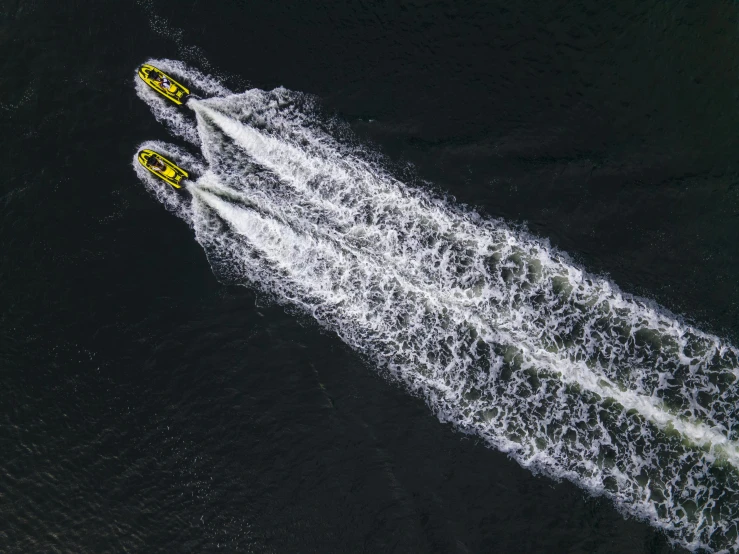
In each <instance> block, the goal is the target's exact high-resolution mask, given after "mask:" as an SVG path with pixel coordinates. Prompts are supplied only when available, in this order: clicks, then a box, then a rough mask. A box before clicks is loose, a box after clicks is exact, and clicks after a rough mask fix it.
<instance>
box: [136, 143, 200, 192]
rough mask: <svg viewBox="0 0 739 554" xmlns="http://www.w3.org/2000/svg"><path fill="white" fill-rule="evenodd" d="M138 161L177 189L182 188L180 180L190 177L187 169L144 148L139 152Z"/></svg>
mask: <svg viewBox="0 0 739 554" xmlns="http://www.w3.org/2000/svg"><path fill="white" fill-rule="evenodd" d="M139 163H140V164H141V165H143V166H144V167H145V168H146V169H147V170H149V171H150V172H151V173H153V174H154V175H156V176H157V177H159V178H160V179H161V180H162V181H164V182H165V183H168V184H170V185H172V186H173V187H174V188H176V189H178V190H179V189H181V188H182V184H181V182H182V180H183V179H187V178H188V177H190V174H189V173H188V172H187V171H185V170H184V169H182V168H181V167H179V166H177V164H175V163H174V162H173V161H171V160H168V159H167V158H165V157H164V156H162V155H161V154H159V153H158V152H154V151H153V150H148V149H146V148H145V149H143V150H141V152H139Z"/></svg>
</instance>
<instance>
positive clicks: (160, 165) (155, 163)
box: [148, 156, 167, 172]
mask: <svg viewBox="0 0 739 554" xmlns="http://www.w3.org/2000/svg"><path fill="white" fill-rule="evenodd" d="M148 165H149V167H150V168H152V169H153V170H154V171H160V172H161V171H164V170H165V169H167V166H166V165H164V162H163V161H162V160H160V159H159V158H155V157H154V156H152V157H151V158H149V164H148Z"/></svg>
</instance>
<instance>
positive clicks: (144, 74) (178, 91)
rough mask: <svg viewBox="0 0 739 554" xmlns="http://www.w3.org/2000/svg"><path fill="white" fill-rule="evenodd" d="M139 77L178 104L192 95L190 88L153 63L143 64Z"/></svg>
mask: <svg viewBox="0 0 739 554" xmlns="http://www.w3.org/2000/svg"><path fill="white" fill-rule="evenodd" d="M139 77H141V79H142V80H143V81H144V82H145V83H146V84H147V85H149V86H150V87H151V88H153V89H154V90H155V91H157V92H158V93H159V94H161V95H162V96H165V97H167V98H169V99H170V100H171V101H172V102H174V103H175V104H177V105H178V106H181V105H182V103H183V102H185V101H187V97H188V96H189V95H190V90H189V89H188V88H187V87H186V86H184V85H182V84H180V83H178V82H177V81H175V80H174V79H172V77H170V76H169V75H167V74H166V73H164V71H162V70H161V69H157V68H156V67H154V66H153V65H149V64H144V65H142V66H141V67H140V68H139Z"/></svg>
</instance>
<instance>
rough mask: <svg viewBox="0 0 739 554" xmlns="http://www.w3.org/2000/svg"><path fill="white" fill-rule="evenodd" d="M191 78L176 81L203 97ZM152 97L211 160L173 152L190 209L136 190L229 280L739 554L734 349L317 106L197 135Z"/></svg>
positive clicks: (223, 117)
mask: <svg viewBox="0 0 739 554" xmlns="http://www.w3.org/2000/svg"><path fill="white" fill-rule="evenodd" d="M155 63H157V64H158V65H160V66H164V65H165V63H169V62H166V61H164V62H162V61H155ZM178 68H180V69H181V66H177V65H172V66H170V67H164V69H167V70H169V71H172V72H173V73H174V74H175V76H179V77H181V78H182V79H183V80H186V81H188V82H196V81H197V79H198V76H197V74H195V73H188V72H187V69H183V70H182V71H181V72H180V73H177V71H178V70H179V69H178ZM147 94H150V93H149V92H148V91H146V90H142V91H141V93H140V96H141V97H142V98H143V99H144V100H145V101H147V103H149V105H150V106H151V108H152V110H153V112H154V113H155V115H156V117H157V118H158V119H159V120H161V121H163V122H164V123H165V124H167V125H169V126H170V127H171V128H172V131H173V133H175V134H177V135H179V136H183V137H188V140H190V141H191V142H192V143H193V144H197V145H198V146H199V147H200V150H201V156H202V157H201V158H197V159H196V158H192V157H188V156H190V155H189V154H187V153H186V152H184V151H180V150H177V149H174V148H173V147H168V146H166V145H162V144H158V145H157V148H158V149H159V150H160V151H162V152H163V153H165V154H169V155H170V156H173V157H174V158H175V159H178V160H180V161H182V163H183V166H185V167H193V168H194V167H195V165H197V164H200V166H202V167H200V168H199V169H198V171H197V174H199V175H201V177H200V179H199V180H198V181H197V182H195V183H194V184H192V185H191V186H190V191H191V194H192V196H191V197H190V196H189V195H186V196H177V195H176V193H172V191H168V190H163V189H162V188H161V187H160V186H158V185H157V184H156V183H154V182H153V180H152V178H151V177H150V176H149V175H147V173H148V172H145V171H141V172H139V175H140V176H141V179H142V181H143V182H144V183H145V185H146V186H147V188H149V189H150V190H151V191H152V193H153V194H155V195H156V196H157V198H159V199H160V200H161V201H162V202H164V203H165V204H166V205H167V206H168V207H169V208H170V209H171V210H173V211H174V212H175V213H177V214H178V215H179V216H180V217H182V218H183V219H184V220H185V221H186V222H187V223H188V224H189V225H190V226H191V227H192V228H193V230H194V232H195V237H196V239H197V240H198V242H199V243H200V244H201V245H202V246H203V248H204V250H205V252H206V254H207V256H208V259H209V261H210V262H211V266H212V267H213V270H214V272H215V273H216V274H217V275H219V276H221V277H223V278H228V280H229V281H231V282H237V283H244V284H255V285H257V286H259V287H260V288H262V289H263V290H265V291H267V292H268V293H270V294H271V295H272V296H273V298H276V299H277V300H279V301H281V302H285V303H288V304H291V305H293V306H298V307H299V308H300V309H301V310H303V311H305V312H306V313H309V314H312V315H313V316H314V317H315V319H316V320H317V321H318V322H320V324H321V325H323V326H324V327H326V328H328V329H330V330H332V331H333V332H335V333H336V334H337V335H338V336H339V337H341V339H342V340H344V341H345V342H346V343H347V344H349V345H350V346H352V347H353V348H355V349H356V350H358V351H359V352H362V353H364V354H365V355H367V356H368V357H370V358H371V359H372V360H374V362H375V365H377V366H378V367H379V368H380V369H381V371H383V373H384V374H385V375H388V376H389V377H391V378H393V379H396V380H398V381H400V382H402V383H403V384H404V385H405V386H406V387H407V389H408V390H410V391H413V392H415V393H416V394H419V395H422V396H423V397H424V398H425V399H426V401H427V403H428V405H429V406H430V407H431V409H432V410H433V411H434V413H436V414H437V415H438V417H439V418H440V419H441V420H443V421H449V422H451V423H453V424H454V425H455V426H456V427H457V428H458V429H460V430H462V431H464V432H467V433H473V434H475V435H476V436H479V437H481V438H482V439H484V440H485V441H486V442H487V443H488V444H489V445H491V446H493V447H495V448H497V449H499V450H501V451H503V452H507V453H509V454H510V455H511V456H512V457H513V458H514V459H515V460H517V461H518V462H519V463H520V464H521V465H523V466H525V467H529V468H531V469H532V470H534V471H542V472H545V473H547V474H549V475H552V476H554V477H566V478H568V479H570V480H572V481H573V482H575V483H577V484H578V485H579V486H581V487H583V488H585V489H587V490H589V491H591V492H592V493H594V494H606V495H607V496H608V497H610V498H611V499H613V501H614V502H615V504H616V506H617V507H619V508H620V509H621V510H623V511H624V512H626V513H629V514H631V515H634V516H637V517H641V518H646V519H649V520H650V521H651V522H652V523H653V524H654V525H656V526H658V527H660V528H662V529H665V530H666V531H667V533H668V534H669V536H670V537H671V540H675V541H679V542H680V543H681V544H683V545H684V546H686V547H688V548H698V547H704V548H707V549H709V550H713V551H736V549H737V548H739V533H738V528H737V521H739V471H738V467H739V465H738V464H739V447H738V441H739V418H738V417H737V409H738V408H737V406H739V384H738V383H737V382H738V381H739V380H738V379H737V376H739V372H738V371H737V367H739V363H737V351H736V349H735V348H734V347H732V346H731V345H729V344H726V343H725V342H723V341H721V340H719V339H718V338H717V337H714V336H712V335H708V334H706V333H702V332H701V331H699V330H697V329H694V328H692V327H690V326H687V325H684V324H683V323H682V322H681V321H680V320H679V319H678V318H676V317H674V316H673V315H671V314H669V313H668V312H666V311H664V310H662V309H660V308H659V307H657V306H656V305H654V304H652V303H650V302H648V301H644V300H643V299H639V298H634V297H631V296H629V295H627V294H624V293H621V292H620V291H619V290H618V288H617V287H616V286H615V285H614V284H612V283H610V282H608V281H606V280H605V279H602V278H599V277H595V276H592V275H588V274H587V273H586V272H585V271H583V270H581V269H580V268H578V267H576V266H575V265H573V264H572V263H571V262H569V261H568V258H567V257H566V255H563V254H561V253H559V252H557V251H556V250H554V249H552V248H551V247H550V246H549V245H548V244H547V243H545V242H542V241H541V240H538V239H535V238H533V237H530V236H528V235H527V234H526V233H524V232H522V231H520V230H516V229H512V228H511V227H509V226H508V225H507V224H505V223H504V222H501V221H495V220H490V219H485V218H482V217H480V216H479V215H477V214H475V213H473V212H470V211H468V210H464V209H461V208H456V207H454V206H453V205H452V204H450V203H448V202H446V201H442V200H439V199H435V198H432V197H431V196H430V195H428V194H426V193H425V192H424V191H423V190H418V189H412V188H408V187H406V186H405V185H404V184H403V183H401V182H399V181H397V180H396V179H395V178H394V177H393V176H392V175H390V174H389V173H387V172H386V171H385V170H384V169H383V168H382V167H381V166H380V165H379V164H378V163H376V162H374V161H372V160H371V159H368V158H367V157H364V154H363V151H359V150H357V149H356V148H352V147H350V146H347V145H345V144H342V143H339V142H338V141H337V140H336V139H335V138H334V137H333V136H331V134H329V133H327V132H326V131H325V130H324V129H323V127H322V126H321V124H320V120H319V119H318V118H317V116H316V115H315V114H314V112H312V111H311V109H310V106H309V103H308V104H306V103H305V102H304V96H303V95H300V94H298V93H294V92H290V91H286V90H284V89H278V90H276V91H272V92H264V91H258V90H250V91H248V92H246V93H244V94H236V95H224V96H223V97H220V98H211V99H208V100H204V101H195V102H190V104H189V106H190V107H191V108H192V109H193V111H194V112H195V115H196V123H193V122H192V120H190V119H188V118H186V117H184V116H181V117H179V118H175V117H173V116H172V113H171V111H166V107H163V106H161V105H160V104H158V103H157V102H156V101H155V100H152V99H150V98H149V96H147ZM162 110H165V111H162ZM167 148H169V150H167ZM370 154H371V153H370ZM369 158H371V155H370V156H369ZM185 162H187V163H185ZM193 164H195V165H193ZM138 171H139V169H138V168H137V172H138ZM170 193H172V194H170ZM190 199H191V200H190Z"/></svg>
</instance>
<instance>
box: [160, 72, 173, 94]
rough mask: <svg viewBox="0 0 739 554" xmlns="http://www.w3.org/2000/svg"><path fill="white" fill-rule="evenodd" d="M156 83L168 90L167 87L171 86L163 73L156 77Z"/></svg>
mask: <svg viewBox="0 0 739 554" xmlns="http://www.w3.org/2000/svg"><path fill="white" fill-rule="evenodd" d="M157 83H158V84H159V86H160V87H162V88H163V89H164V90H167V91H168V90H169V87H170V86H171V83H170V82H169V79H167V78H166V77H165V76H164V75H159V78H158V79H157Z"/></svg>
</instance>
